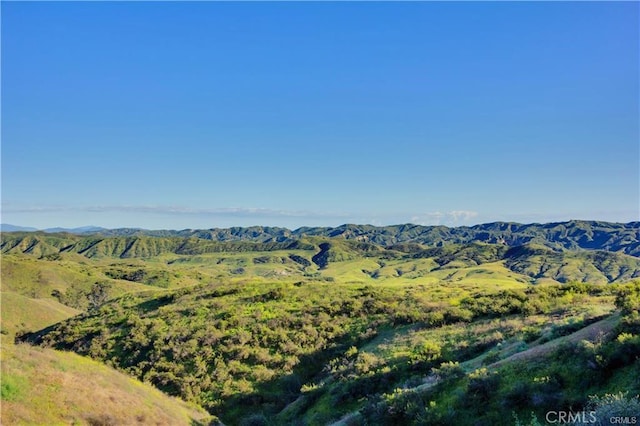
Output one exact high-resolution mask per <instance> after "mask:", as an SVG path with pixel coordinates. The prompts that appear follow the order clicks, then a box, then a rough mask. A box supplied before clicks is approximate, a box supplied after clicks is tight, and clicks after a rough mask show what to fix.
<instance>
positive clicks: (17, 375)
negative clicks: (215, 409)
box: [0, 344, 214, 426]
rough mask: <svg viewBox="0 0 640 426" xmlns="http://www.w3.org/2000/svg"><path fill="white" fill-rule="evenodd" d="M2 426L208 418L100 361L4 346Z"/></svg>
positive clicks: (191, 421) (185, 421) (204, 420)
mask: <svg viewBox="0 0 640 426" xmlns="http://www.w3.org/2000/svg"><path fill="white" fill-rule="evenodd" d="M1 386H2V395H1V403H2V405H1V407H2V408H1V411H0V413H1V414H0V420H1V422H2V424H3V425H18V424H20V425H24V424H30V425H45V424H47V425H52V424H74V425H132V424H147V425H151V424H153V425H185V426H187V425H190V426H193V425H205V424H210V423H212V422H213V421H214V418H213V417H211V416H210V415H209V414H208V413H206V412H205V411H203V410H202V409H200V408H197V407H196V406H194V405H191V404H186V403H184V402H182V401H180V400H178V399H177V398H172V397H169V396H167V395H165V394H163V393H162V392H160V391H158V390H157V389H154V388H153V387H152V386H150V385H148V384H143V383H141V382H139V381H137V380H134V379H132V378H130V377H127V376H126V375H124V374H122V373H119V372H117V371H115V370H113V369H111V368H109V367H107V366H105V365H102V364H100V363H99V362H96V361H93V360H90V359H87V358H85V357H81V356H78V355H76V354H72V353H66V352H59V351H54V350H51V349H44V348H37V347H32V346H29V345H15V346H14V345H11V344H9V345H6V344H5V345H3V347H2V385H1Z"/></svg>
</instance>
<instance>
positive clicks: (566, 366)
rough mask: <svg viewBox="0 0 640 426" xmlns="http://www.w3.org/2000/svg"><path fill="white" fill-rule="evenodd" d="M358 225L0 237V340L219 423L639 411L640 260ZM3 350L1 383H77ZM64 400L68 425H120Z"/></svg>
mask: <svg viewBox="0 0 640 426" xmlns="http://www.w3.org/2000/svg"><path fill="white" fill-rule="evenodd" d="M559 226H560V225H558V224H551V225H550V226H549V227H548V229H550V230H553V232H560V231H559V229H561V228H558V227H559ZM562 226H564V227H565V228H563V229H565V231H566V234H567V235H569V234H571V235H572V236H566V235H565V236H564V237H563V235H564V234H563V233H562V232H561V233H560V235H557V236H556V237H554V238H556V239H557V240H558V241H559V240H560V239H561V238H565V237H566V238H571V239H576V238H578V239H580V238H579V237H577V234H576V232H578V231H576V229H582V230H583V231H585V232H587V231H588V230H589V229H591V231H593V232H592V234H591V237H590V238H592V239H593V240H594V241H600V242H601V240H602V241H604V240H606V241H610V239H603V238H602V237H601V236H599V235H600V234H598V232H600V231H597V230H598V229H602V228H603V227H604V226H605V225H598V224H597V223H591V222H589V223H586V224H581V223H573V224H572V225H571V226H569V225H562ZM607 226H608V225H607ZM625 226H626V225H620V226H619V228H620V229H619V230H618V231H619V232H618V231H616V232H618V234H619V235H622V234H625V232H627V231H628V229H627V227H625ZM589 227H590V228H589ZM370 228H371V229H369V227H354V226H350V225H349V226H344V227H340V228H332V229H331V231H330V232H329V230H327V229H324V231H320V230H318V229H302V230H297V231H295V232H293V231H292V232H288V231H286V230H282V229H279V228H261V227H254V228H233V229H231V230H227V231H225V232H222V233H216V232H217V231H216V232H214V230H211V231H207V232H204V231H202V232H201V231H197V232H200V233H197V232H196V231H188V232H189V233H192V234H190V235H183V236H171V235H168V236H167V235H161V236H149V235H126V236H105V235H89V236H82V235H71V234H41V233H12V234H3V235H2V238H3V240H2V252H3V255H2V312H1V313H2V333H3V337H2V338H3V342H5V343H6V342H9V341H10V339H12V337H13V336H14V335H15V334H18V337H19V339H20V340H26V341H29V342H32V343H37V344H39V345H42V346H50V347H53V348H57V349H65V350H71V351H74V352H77V353H79V354H82V355H87V356H89V357H92V358H94V359H95V360H98V361H101V362H103V363H105V364H108V365H110V366H113V367H116V368H117V369H119V370H121V371H122V372H125V373H127V374H128V375H130V376H133V377H135V378H137V379H139V380H140V381H143V382H146V383H148V384H150V385H153V386H155V387H156V388H158V389H160V390H162V391H164V392H166V393H169V394H171V395H174V396H177V397H180V398H182V399H184V400H186V401H189V402H191V403H194V404H197V405H200V406H203V407H205V408H206V409H207V410H208V411H209V412H210V413H211V414H212V415H216V416H219V417H220V418H221V419H222V421H224V422H225V424H230V425H234V424H242V425H244V424H282V425H290V424H311V425H316V424H318V425H321V424H331V423H333V422H337V423H338V424H456V425H465V424H470V425H471V424H473V425H496V424H498V425H500V424H514V422H515V419H516V417H517V418H519V419H524V420H528V419H530V417H531V415H532V413H533V415H534V416H538V418H541V416H542V415H543V414H544V413H545V410H547V411H548V410H550V409H556V410H557V409H567V410H569V409H581V408H583V407H588V406H590V405H589V404H599V403H602V400H600V399H597V398H596V399H593V400H590V399H589V396H590V395H604V394H605V393H611V392H618V391H622V390H626V391H628V392H630V393H631V394H629V395H618V396H616V398H618V399H617V400H616V401H618V402H620V401H623V400H624V401H623V402H624V403H625V404H627V405H628V406H634V405H633V404H635V402H634V401H635V400H634V399H633V396H634V395H635V394H637V393H638V392H640V389H639V385H638V381H637V380H635V379H630V377H634V378H637V377H638V376H639V375H640V360H639V358H638V354H640V343H639V342H640V341H639V340H638V339H639V337H638V336H639V335H640V325H639V324H640V319H638V318H639V315H640V314H638V308H639V306H640V305H639V303H640V302H639V300H640V284H639V283H638V281H637V277H640V258H638V257H633V256H628V255H625V254H623V253H621V252H622V251H625V250H620V251H621V252H620V253H618V252H612V251H603V250H583V249H579V248H578V249H576V248H575V247H556V246H554V247H551V245H550V244H549V241H547V240H544V241H543V242H542V243H538V242H536V241H537V240H535V238H533V239H529V240H527V242H525V243H523V244H522V245H517V246H510V244H509V242H508V241H506V240H505V238H506V237H505V236H506V235H507V233H508V232H511V233H512V234H513V235H515V234H518V235H521V234H523V233H526V232H533V231H531V229H530V228H528V227H527V226H523V227H522V228H521V227H518V226H516V225H513V224H506V225H504V224H491V225H487V226H485V227H484V228H482V227H481V228H478V229H479V230H482V232H489V234H488V235H490V236H491V235H494V234H492V233H496V232H502V233H503V234H501V235H503V237H505V238H502V237H501V238H502V239H501V240H500V239H499V240H496V241H493V240H492V238H493V237H491V238H488V237H487V238H484V237H483V238H484V239H485V240H487V242H478V241H476V242H465V241H462V240H463V238H462V237H460V235H462V234H460V232H463V231H464V232H467V231H465V230H464V229H463V230H461V229H458V230H457V231H456V232H458V234H457V235H458V237H460V238H459V240H460V241H459V242H458V243H453V242H448V243H446V244H436V245H429V244H424V243H421V242H419V239H420V238H426V236H425V235H423V234H420V233H421V232H423V231H424V232H427V231H428V233H429V235H431V236H432V237H433V238H435V235H436V234H437V235H440V237H442V238H448V237H449V236H451V235H450V234H451V232H453V231H452V230H451V229H449V228H445V227H436V228H430V229H428V230H427V231H425V230H424V229H422V228H420V227H415V226H408V225H407V226H402V227H397V229H390V228H389V227H387V228H375V227H370ZM391 228H393V227H391ZM569 228H570V229H569ZM583 228H584V229H583ZM587 228H588V229H587ZM478 229H476V230H475V231H473V232H476V231H478ZM565 231H563V232H565ZM591 231H589V232H591ZM596 231H597V232H596ZM181 232H182V231H181ZM184 232H187V231H184ZM325 232H329V234H330V235H329V236H326V235H323V233H325ZM468 232H471V231H468ZM478 232H479V231H478ZM536 232H537V231H536ZM549 232H551V231H549ZM629 232H631V231H629ZM196 234H197V235H196ZM296 234H299V235H296ZM302 234H305V235H302ZM618 234H616V235H618ZM274 235H275V236H274ZM372 235H378V236H379V237H380V238H382V237H381V236H384V238H385V241H388V242H393V244H386V243H385V244H382V243H379V242H377V243H376V242H372V241H373V240H375V238H370V236H372ZM394 235H396V237H397V236H398V235H408V236H411V238H410V239H409V240H406V241H404V240H403V241H399V239H400V238H399V237H398V238H396V237H393V236H394ZM420 235H422V236H421V237H420ZM477 235H480V234H477ZM477 235H476V236H477ZM482 235H484V234H482ZM580 235H582V234H580ZM625 235H627V234H625ZM267 236H269V238H267ZM458 237H456V238H458ZM217 238H229V239H230V240H231V241H217V240H216V239H217ZM247 238H254V240H255V241H248V240H247ZM376 238H378V237H376ZM380 238H378V239H380ZM430 238H431V237H430ZM452 238H453V237H452ZM478 238H480V237H478ZM518 238H520V237H518ZM616 238H617V237H616ZM625 238H626V237H625ZM480 239H482V238H480ZM514 241H515V240H514ZM518 241H519V240H518ZM532 241H533V242H532ZM572 241H573V240H572ZM585 241H586V240H585ZM616 241H617V240H616ZM632 243H633V241H631V242H630V243H629V244H631V245H633V244H632ZM581 244H585V243H584V241H583V243H581ZM594 244H595V243H594ZM598 244H600V243H598ZM2 350H3V356H5V355H4V354H5V352H6V354H8V355H7V356H8V357H9V358H6V359H9V360H11V359H12V358H11V357H14V358H15V359H14V360H13V361H12V362H13V363H14V365H15V366H16V367H15V368H14V370H12V372H11V374H13V375H15V376H16V377H18V378H16V379H15V380H14V379H10V380H9V382H6V383H9V386H10V387H11V386H13V387H14V388H15V387H17V388H19V387H20V386H21V385H20V383H22V384H24V383H27V382H28V381H29V380H31V381H33V380H36V377H35V376H34V375H35V373H34V375H32V376H29V377H27V376H25V377H27V378H26V379H24V378H20V375H19V374H18V372H19V371H20V370H21V369H22V370H24V371H30V368H31V367H28V366H27V367H23V366H21V365H20V364H19V362H20V361H21V360H23V359H25V360H29V359H31V361H29V362H30V364H29V365H33V366H36V367H37V370H42V371H47V368H49V367H47V366H51V365H54V364H55V366H54V367H52V368H53V370H52V371H51V373H50V374H49V375H48V376H47V377H46V378H45V382H44V383H46V384H47V385H46V386H42V392H45V391H46V389H45V388H47V389H49V388H53V389H56V388H59V387H58V386H59V385H58V384H57V383H63V384H70V383H73V382H74V381H75V380H78V379H77V378H65V379H64V380H62V379H61V380H62V382H55V381H54V382H51V380H54V379H55V380H58V379H57V378H58V377H60V375H63V376H64V374H66V372H67V371H69V367H67V366H66V364H65V362H63V361H55V359H58V358H59V357H64V356H66V355H63V354H59V353H57V352H51V353H49V352H48V351H45V352H39V353H38V352H33V353H31V352H20V351H28V349H25V348H24V347H23V346H22V345H18V346H15V347H13V346H12V345H10V346H7V345H6V344H4V345H3V349H2ZM12 354H17V355H16V356H14V355H12ZM52 359H54V361H52ZM60 359H61V358H60ZM74 362H75V361H74ZM41 363H44V364H45V365H44V366H42V365H40V364H41ZM56 363H57V364H56ZM78 363H79V365H80V364H82V363H81V362H80V361H78ZM5 365H6V366H10V365H11V364H10V363H5V362H3V371H4V369H5ZM36 367H34V368H36ZM7 368H9V367H7ZM33 371H35V369H33ZM74 371H75V370H74ZM74 374H75V373H74ZM94 374H98V375H99V374H102V373H94ZM7 377H12V376H11V375H9V376H7ZM74 377H76V376H74ZM109 377H111V376H109ZM11 380H13V381H14V382H15V383H14V384H11V383H12V382H11ZM25 380H27V382H25ZM105 380H106V381H107V382H109V381H111V378H108V379H105ZM118 380H119V379H116V378H113V381H114V382H117V381H118ZM4 383H5V381H3V384H4ZM29 383H31V382H29ZM33 383H35V384H34V386H36V387H37V386H39V385H37V383H36V382H33ZM51 383H53V384H51ZM118 383H120V382H118ZM25 386H26V385H25ZM29 386H30V385H29ZM123 386H124V385H123V384H122V383H120V384H118V385H117V386H116V387H117V388H118V389H120V391H123V392H129V391H130V389H128V388H127V387H126V386H124V387H123ZM60 389H62V388H60ZM68 389H70V390H71V391H72V392H73V393H78V394H79V393H82V392H84V394H85V395H90V394H92V393H97V394H98V395H100V391H99V390H97V389H93V388H90V389H89V388H87V389H83V390H82V391H80V390H78V389H76V388H74V387H70V388H68ZM123 389H124V390H123ZM120 391H118V392H120ZM5 392H9V394H6V395H9V396H7V398H9V399H4V398H5ZM11 392H14V391H12V390H11V389H8V390H6V391H5V390H4V388H3V403H4V402H5V401H9V402H11V403H16V404H17V403H18V401H19V399H15V398H17V397H15V395H14V396H10V395H13V394H12V393H11ZM65 392H66V391H65ZM114 392H115V391H114ZM18 394H19V392H18V393H17V394H16V395H18ZM61 395H64V392H62V393H61ZM14 397H15V398H14ZM52 397H53V395H49V394H46V392H45V395H44V396H42V397H38V398H39V399H38V398H35V399H33V400H32V401H31V402H29V400H27V399H22V400H20V401H22V403H23V405H22V406H21V407H22V408H20V406H18V405H16V406H15V412H17V413H20V412H24V413H26V414H24V416H27V417H23V418H22V419H23V420H19V419H18V418H11V419H10V420H6V421H7V422H18V423H20V421H25V422H31V421H32V420H28V419H31V418H32V417H28V416H31V415H35V414H33V413H36V412H38V413H40V412H42V407H49V405H51V404H53V403H51V402H47V401H51V399H50V398H52ZM10 398H14V399H10ZM64 398H65V401H67V400H68V401H73V397H66V396H64ZM144 398H146V396H145V397H144ZM39 401H42V402H39ZM616 403H617V402H616ZM30 404H31V405H30ZM61 404H62V405H63V406H64V404H65V403H61ZM141 404H142V403H140V404H138V405H141ZM4 405H5V404H3V406H4ZM72 406H73V407H80V409H79V411H77V412H76V411H73V409H72V408H73V407H72V408H68V410H67V411H69V412H71V413H77V414H74V415H75V416H76V417H74V419H76V420H77V421H78V422H80V423H82V422H88V423H92V422H93V423H92V424H97V423H96V422H98V423H99V422H103V424H108V423H109V422H112V420H113V419H112V418H109V417H105V416H107V415H108V414H105V413H102V412H100V413H98V414H96V415H98V417H96V418H94V419H89V418H88V417H87V415H86V411H85V408H82V407H84V406H82V403H81V402H73V404H72ZM146 406H148V407H154V405H153V404H151V405H149V404H147V405H146ZM30 410H31V411H30ZM113 410H115V411H114V412H115V413H116V414H115V415H116V416H119V415H120V414H118V411H117V408H115V407H114V408H113ZM151 411H155V408H153V409H152V410H151ZM45 412H46V411H45ZM29 413H31V414H29ZM83 413H84V414H83ZM3 415H4V414H3ZM51 415H52V416H54V417H52V418H56V419H58V418H60V419H62V420H59V421H60V422H69V421H72V420H71V419H70V418H62V417H55V416H62V414H59V413H58V412H57V411H55V410H54V411H52V414H51ZM92 415H93V414H92ZM140 415H141V414H140ZM158 415H162V416H164V414H158ZM145 416H147V414H145ZM148 416H151V414H148ZM514 416H515V417H514ZM33 418H35V417H33ZM140 418H142V417H140ZM144 418H145V419H156V417H144ZM24 419H27V420H24ZM96 419H97V420H96ZM158 419H160V418H158ZM168 419H169V418H164V420H149V422H156V423H160V424H162V423H167V422H168V423H171V424H173V423H174V421H173V420H171V421H169V420H168ZM524 420H523V421H524ZM33 421H35V420H33ZM114 421H115V422H116V423H118V422H120V423H125V424H128V423H130V421H129V420H125V419H124V418H123V419H120V420H117V421H116V420H114ZM4 422H5V420H4V418H3V423H4ZM36 422H37V421H36ZM104 422H106V423H104ZM112 423H113V422H112ZM175 423H177V421H176V422H175Z"/></svg>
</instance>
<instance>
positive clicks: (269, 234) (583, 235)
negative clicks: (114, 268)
mask: <svg viewBox="0 0 640 426" xmlns="http://www.w3.org/2000/svg"><path fill="white" fill-rule="evenodd" d="M14 228H16V227H14ZM17 228H19V227H17ZM15 230H16V231H19V230H20V229H15ZM3 231H4V229H3ZM30 231H33V229H30ZM41 232H49V233H51V232H67V233H72V234H76V235H96V236H104V237H106V236H121V237H122V236H153V237H185V238H199V239H205V240H212V241H253V242H262V243H267V242H269V243H271V242H286V241H293V240H297V239H301V238H304V237H328V238H334V237H340V238H344V239H347V240H357V241H364V242H370V243H374V244H378V245H381V246H385V247H387V246H392V245H396V244H399V243H417V244H422V245H426V246H439V245H445V244H452V243H456V244H465V243H470V242H484V243H495V244H505V245H507V246H510V247H513V246H519V245H524V244H532V243H533V244H541V245H544V246H547V247H549V248H552V249H571V250H573V249H579V248H581V249H589V250H606V251H613V252H622V253H625V254H628V255H633V256H640V241H639V239H640V222H629V223H611V222H601V221H582V220H572V221H568V222H556V223H546V224H538V223H533V224H519V223H513V222H493V223H486V224H481V225H475V226H470V227H467V226H460V227H454V228H450V227H447V226H423V225H414V224H404V225H393V226H373V225H353V224H345V225H342V226H338V227H335V228H331V227H302V228H298V229H296V230H289V229H287V228H278V227H264V226H250V227H234V228H212V229H200V230H197V229H196V230H194V229H184V230H180V231H175V230H156V231H154V230H145V229H138V228H121V229H104V228H99V227H84V228H74V229H64V228H52V229H49V230H45V231H41Z"/></svg>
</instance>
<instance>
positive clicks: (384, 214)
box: [2, 2, 640, 229]
mask: <svg viewBox="0 0 640 426" xmlns="http://www.w3.org/2000/svg"><path fill="white" fill-rule="evenodd" d="M639 16H640V14H639V4H638V3H637V2H625V3H591V2H589V3H578V2H561V3H552V2H540V3H530V2H527V3H511V2H494V3H489V2H473V3H466V2H465V3H459V2H450V3H430V2H407V3H382V2H376V3H361V2H354V3H336V2H318V3H290V2H282V3H269V2H265V3H244V2H241V3H215V2H194V3H170V2H162V3H149V2H101V3H90V2H69V3H58V2H45V3H22V2H9V3H7V2H3V4H2V222H5V223H14V224H20V225H24V226H35V227H53V226H82V225H88V224H92V225H100V226H105V227H121V226H136V227H144V228H174V229H178V228H210V227H225V226H235V225H256V224H259V225H277V226H287V227H290V228H295V227H298V226H302V225H339V224H342V223H347V222H348V223H373V224H392V223H406V222H414V223H423V224H447V225H463V224H464V225H468V224H474V223H481V222H490V221H495V220H507V221H516V222H548V221H560V220H569V219H599V220H609V221H624V222H626V221H631V220H639V210H640V207H639V186H640V182H639V179H640V178H639V170H640V164H639V162H640V152H639V139H640V135H639V132H640V125H639V117H640V111H639V96H640V88H639V57H638V56H639V53H638V52H639V50H640V49H639V45H638V44H639V42H638V40H639V33H638V31H639V28H640V26H639V19H640V18H639Z"/></svg>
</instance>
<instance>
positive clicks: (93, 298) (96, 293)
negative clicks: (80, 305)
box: [87, 282, 111, 311]
mask: <svg viewBox="0 0 640 426" xmlns="http://www.w3.org/2000/svg"><path fill="white" fill-rule="evenodd" d="M110 292H111V284H109V283H106V282H96V283H95V284H93V286H92V287H91V291H90V292H89V293H88V294H87V300H89V310H90V311H91V310H94V309H98V308H99V307H100V306H102V305H104V303H105V302H106V301H107V300H108V299H109V293H110Z"/></svg>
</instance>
